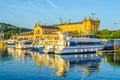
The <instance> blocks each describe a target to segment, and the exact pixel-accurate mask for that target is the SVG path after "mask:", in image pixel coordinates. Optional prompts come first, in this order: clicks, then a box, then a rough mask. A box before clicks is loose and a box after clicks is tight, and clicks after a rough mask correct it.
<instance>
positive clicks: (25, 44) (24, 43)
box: [15, 39, 33, 49]
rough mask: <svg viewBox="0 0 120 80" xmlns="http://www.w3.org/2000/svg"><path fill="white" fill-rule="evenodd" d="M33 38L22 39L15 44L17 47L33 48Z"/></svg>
mask: <svg viewBox="0 0 120 80" xmlns="http://www.w3.org/2000/svg"><path fill="white" fill-rule="evenodd" d="M32 42H33V41H32V40H28V39H22V40H20V41H18V42H17V44H16V45H15V48H16V49H31V48H32V47H31V44H32Z"/></svg>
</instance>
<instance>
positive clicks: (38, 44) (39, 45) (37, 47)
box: [31, 41, 43, 52]
mask: <svg viewBox="0 0 120 80" xmlns="http://www.w3.org/2000/svg"><path fill="white" fill-rule="evenodd" d="M31 47H32V50H33V51H39V52H42V51H43V44H42V42H40V41H35V42H33V43H32V45H31Z"/></svg>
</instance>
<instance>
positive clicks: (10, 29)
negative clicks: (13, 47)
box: [0, 23, 32, 39]
mask: <svg viewBox="0 0 120 80" xmlns="http://www.w3.org/2000/svg"><path fill="white" fill-rule="evenodd" d="M0 25H1V28H2V32H3V33H4V39H9V38H11V37H12V36H13V35H15V34H19V33H21V32H28V31H32V29H28V28H23V27H17V26H14V25H11V24H6V23H0Z"/></svg>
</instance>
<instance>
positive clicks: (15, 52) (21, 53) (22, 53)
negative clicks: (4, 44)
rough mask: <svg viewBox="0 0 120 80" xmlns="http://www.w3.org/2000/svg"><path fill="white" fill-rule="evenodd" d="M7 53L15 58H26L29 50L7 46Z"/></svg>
mask: <svg viewBox="0 0 120 80" xmlns="http://www.w3.org/2000/svg"><path fill="white" fill-rule="evenodd" d="M7 51H8V55H11V56H12V57H13V58H15V59H17V60H26V59H27V58H28V57H29V53H30V51H29V50H21V49H15V48H7Z"/></svg>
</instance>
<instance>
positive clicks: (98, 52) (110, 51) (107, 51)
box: [97, 50, 120, 54]
mask: <svg viewBox="0 0 120 80" xmlns="http://www.w3.org/2000/svg"><path fill="white" fill-rule="evenodd" d="M108 53H120V50H102V51H97V54H108Z"/></svg>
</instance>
